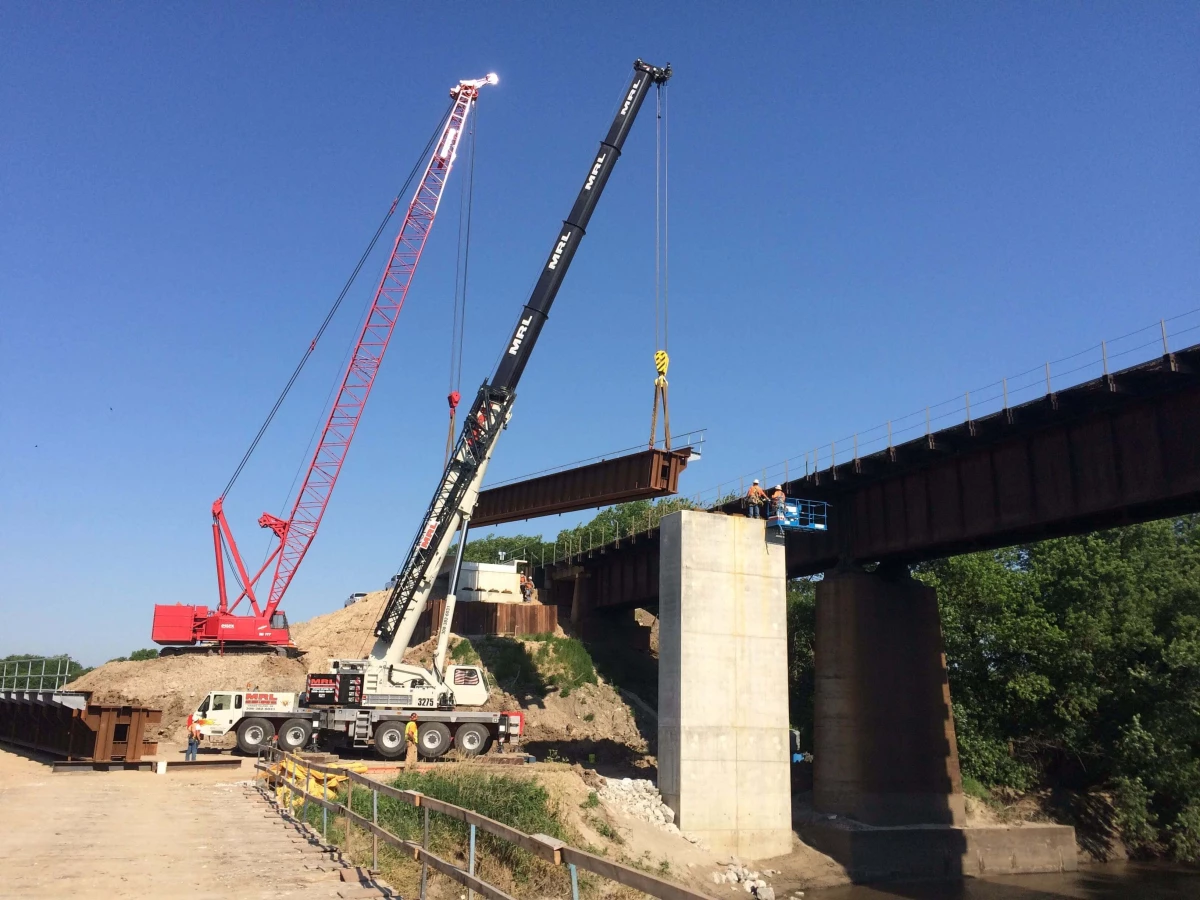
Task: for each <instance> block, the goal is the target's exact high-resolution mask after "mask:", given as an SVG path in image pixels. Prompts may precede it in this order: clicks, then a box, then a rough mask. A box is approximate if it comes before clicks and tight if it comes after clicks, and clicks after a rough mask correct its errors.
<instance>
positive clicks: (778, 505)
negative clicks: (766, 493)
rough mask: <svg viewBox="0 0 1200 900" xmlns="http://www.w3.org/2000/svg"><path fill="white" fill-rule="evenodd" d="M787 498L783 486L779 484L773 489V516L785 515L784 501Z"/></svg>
mask: <svg viewBox="0 0 1200 900" xmlns="http://www.w3.org/2000/svg"><path fill="white" fill-rule="evenodd" d="M786 499H787V496H786V495H785V494H784V493H783V485H782V484H777V485H775V487H774V488H772V489H771V515H773V516H781V515H783V501H784V500H786Z"/></svg>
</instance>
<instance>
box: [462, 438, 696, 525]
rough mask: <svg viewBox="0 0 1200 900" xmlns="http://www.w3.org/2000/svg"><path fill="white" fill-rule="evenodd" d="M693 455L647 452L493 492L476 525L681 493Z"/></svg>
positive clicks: (482, 501)
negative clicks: (681, 476) (684, 473)
mask: <svg viewBox="0 0 1200 900" xmlns="http://www.w3.org/2000/svg"><path fill="white" fill-rule="evenodd" d="M691 454H692V451H691V448H690V447H685V448H684V449H682V450H643V451H642V452H640V453H633V454H630V455H629V456H619V457H617V458H616V459H606V460H602V461H601V462H598V463H590V464H589V465H586V466H579V467H578V468H575V469H566V470H564V471H562V472H553V473H551V474H549V475H541V476H539V477H537V478H527V479H525V480H523V481H515V482H512V483H511V484H502V485H499V486H497V487H494V488H488V489H487V490H486V491H481V492H480V494H479V502H478V503H477V504H476V505H475V513H474V515H472V516H471V525H472V527H478V526H480V525H499V524H500V523H502V522H516V521H518V520H520V519H532V518H535V517H537V516H549V515H554V514H555V513H565V512H575V511H576V510H580V509H594V508H596V507H600V506H609V505H611V504H613V503H627V502H629V501H630V500H648V499H651V498H653V497H667V496H670V495H671V494H674V493H677V491H678V488H679V473H680V472H682V471H683V470H684V469H685V468H686V467H687V464H688V459H689V457H690V456H691Z"/></svg>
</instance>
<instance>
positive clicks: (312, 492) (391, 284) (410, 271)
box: [151, 75, 498, 648]
mask: <svg viewBox="0 0 1200 900" xmlns="http://www.w3.org/2000/svg"><path fill="white" fill-rule="evenodd" d="M497 80H498V79H497V78H496V76H495V75H487V76H486V77H484V78H476V79H470V80H464V81H460V82H459V83H458V84H457V85H456V86H455V87H453V88H452V89H451V90H450V98H451V101H452V102H451V106H450V110H449V113H448V114H447V117H446V120H445V125H444V126H443V128H442V129H441V133H440V134H439V135H438V138H437V141H436V143H433V144H432V146H433V152H432V155H431V156H430V157H429V161H428V163H427V164H426V166H425V170H424V174H423V175H422V176H421V180H420V182H419V183H418V185H417V189H416V192H415V193H414V194H413V198H412V201H411V202H410V203H409V205H408V210H407V212H406V213H405V216H404V222H403V224H402V225H401V227H400V231H399V233H398V234H397V235H396V241H395V243H394V244H393V245H392V253H391V256H390V258H389V260H388V264H387V266H386V268H385V269H384V272H383V276H382V278H381V279H380V282H379V286H378V288H376V291H375V297H374V300H373V302H372V304H371V309H370V312H369V313H368V314H367V317H366V320H365V321H364V323H363V326H362V331H361V332H360V333H359V336H358V342H357V344H356V345H355V348H354V354H353V356H352V357H351V359H350V364H349V366H347V368H346V372H345V374H344V376H343V377H342V384H341V388H340V390H339V391H338V394H337V398H336V399H335V401H334V403H333V406H332V408H331V409H330V412H329V418H328V419H327V420H326V422H325V428H324V430H323V431H322V433H321V440H320V442H319V443H318V444H317V449H316V452H315V453H314V454H313V457H312V461H311V462H310V463H309V466H308V471H307V473H306V474H305V476H304V481H303V483H302V485H301V487H300V491H299V493H298V494H297V496H296V502H295V505H294V506H293V507H292V512H291V515H290V516H288V518H287V519H281V518H279V517H278V516H273V515H271V514H270V513H263V514H262V516H260V517H259V520H258V524H259V525H260V526H261V527H263V528H268V529H270V530H271V531H272V532H274V533H275V536H276V537H278V538H279V544H278V546H276V547H275V549H274V551H273V552H272V553H271V554H270V556H269V557H268V558H267V560H266V561H265V562H264V563H263V565H262V567H261V568H260V569H259V570H258V571H257V572H256V573H255V574H254V575H253V576H251V575H250V574H249V572H248V570H247V569H246V566H245V563H244V562H243V560H242V555H241V552H240V551H239V550H238V546H237V542H236V541H235V540H234V537H233V532H232V530H231V529H230V527H229V522H228V521H227V520H226V518H225V509H224V501H225V494H224V493H222V495H221V496H220V497H218V498H217V499H216V500H215V501H214V502H213V505H212V519H213V521H212V533H213V548H214V552H215V555H216V562H217V593H218V606H217V609H216V610H214V611H212V612H210V611H209V609H208V607H206V606H181V605H158V606H155V608H154V626H153V629H152V632H151V635H152V637H153V639H154V640H155V641H157V642H158V643H160V644H174V645H195V644H213V643H215V644H218V645H221V646H224V645H225V644H227V643H230V644H234V645H242V646H254V645H260V646H279V647H281V648H282V647H286V646H290V645H291V638H290V635H289V633H288V627H287V618H286V617H285V616H284V615H283V613H282V611H280V610H279V604H280V602H281V601H282V600H283V596H284V593H285V592H286V591H287V589H288V586H289V585H290V584H291V583H292V578H293V577H294V576H295V574H296V570H297V568H299V566H300V563H301V562H302V561H303V559H304V556H305V554H306V553H308V548H309V547H310V546H312V542H313V539H314V538H315V537H316V535H317V528H318V527H319V526H320V524H321V518H322V517H323V516H324V515H325V509H326V507H327V506H328V505H329V498H330V497H331V496H332V494H333V488H334V485H335V484H336V483H337V479H338V475H339V474H340V473H341V469H342V463H343V462H344V461H345V459H346V453H347V452H348V451H349V449H350V441H351V440H352V439H353V437H354V432H355V430H356V429H357V428H358V423H359V420H360V419H361V418H362V413H363V409H364V408H365V406H366V403H367V397H368V396H369V395H370V393H371V387H372V386H373V385H374V383H375V376H376V374H377V373H378V372H379V366H380V363H382V362H383V355H384V352H385V351H386V350H387V346H388V342H389V341H390V340H391V337H392V332H393V331H394V330H395V327H396V321H397V319H398V318H399V316H400V310H401V308H402V307H403V306H404V300H405V297H406V296H407V295H408V289H409V286H410V285H411V284H412V279H413V275H414V273H415V272H416V269H417V263H418V262H419V261H420V259H421V253H422V251H423V250H424V249H425V241H426V239H427V238H428V237H429V232H430V230H431V229H432V227H433V222H434V219H435V217H436V216H437V211H438V206H439V204H440V203H441V199H442V192H443V190H444V189H445V186H446V181H447V179H448V178H449V176H450V170H451V169H452V168H453V166H454V161H455V158H456V156H457V154H458V145H459V142H460V141H461V139H462V136H463V134H464V132H465V131H466V126H467V120H468V117H469V116H470V114H471V110H472V108H473V106H474V103H475V100H476V99H477V98H478V96H479V89H480V88H481V87H483V86H484V85H487V84H495V83H496V82H497ZM394 209H395V206H394V205H393V210H394ZM313 343H314V344H315V343H316V341H315V340H314V341H313ZM311 349H312V348H311V347H310V348H309V350H310V352H311ZM264 427H265V426H264ZM247 455H248V454H247ZM243 462H244V461H243ZM239 471H240V469H239ZM235 478H236V474H235ZM232 484H233V481H232V480H231V481H230V485H232ZM228 489H229V488H228V487H227V488H226V491H228ZM227 558H228V560H229V569H230V573H229V574H232V575H233V577H234V579H235V580H236V581H237V583H238V584H239V585H240V586H241V589H242V590H241V593H240V594H238V595H237V596H236V597H235V599H234V600H233V602H232V603H230V602H229V597H228V593H229V592H228V591H227V589H226V574H227V572H226V559H227ZM272 563H274V566H275V571H274V576H273V577H272V579H271V582H270V586H269V588H268V589H267V590H266V591H265V597H260V595H259V594H257V593H256V591H255V588H256V586H257V585H258V582H259V579H260V578H261V577H262V575H263V573H264V572H266V571H267V569H268V568H269V567H270V566H271V565H272ZM243 599H246V600H249V602H250V607H251V610H252V612H251V613H250V614H243V615H238V614H237V613H236V610H237V607H238V606H239V604H240V603H241V602H242V600H243ZM260 599H261V601H262V602H261V604H260Z"/></svg>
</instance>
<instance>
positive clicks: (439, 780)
mask: <svg viewBox="0 0 1200 900" xmlns="http://www.w3.org/2000/svg"><path fill="white" fill-rule="evenodd" d="M392 785H393V786H394V787H397V788H400V789H401V790H408V791H420V792H421V793H423V794H428V795H429V796H430V797H435V798H437V799H438V800H444V801H445V802H447V803H453V804H454V805H456V806H462V807H465V808H467V809H471V810H474V811H476V812H478V813H479V814H480V815H484V816H487V817H488V818H491V819H495V820H496V821H498V822H503V823H504V824H505V825H509V826H511V827H513V828H516V829H518V830H519V831H523V832H525V833H526V834H538V833H541V834H548V835H551V836H552V837H557V838H559V839H561V840H566V839H567V838H568V835H567V833H566V829H565V828H564V827H563V824H562V821H561V818H560V816H559V811H558V808H557V806H556V805H555V804H554V803H552V802H551V800H550V796H549V794H547V793H546V790H545V788H543V787H542V786H541V785H540V784H538V783H537V782H536V781H533V780H528V779H519V778H513V777H511V776H508V775H491V774H487V773H483V772H453V773H446V774H442V773H438V772H413V773H405V774H403V775H401V776H400V777H399V778H397V779H396V780H395V781H393V782H392ZM343 800H344V798H343ZM354 810H355V812H357V813H359V814H360V815H363V816H366V817H367V818H370V816H371V795H370V792H369V791H365V790H356V791H354ZM310 817H311V813H310ZM318 817H319V812H318ZM318 821H319V818H318ZM422 822H423V820H422V811H421V810H419V809H417V808H416V807H413V806H409V805H408V804H406V803H401V802H399V801H397V800H392V799H391V798H388V797H383V796H381V797H380V798H379V824H380V825H382V826H383V827H384V828H386V829H387V830H388V831H390V832H391V833H392V834H394V835H396V836H397V837H400V838H403V839H405V840H412V841H419V840H421V836H422V828H423V825H422ZM429 839H430V844H431V846H432V848H433V849H434V851H435V852H437V851H439V850H440V851H450V850H452V849H461V848H462V847H463V846H465V842H466V840H467V825H466V823H464V822H460V821H458V820H456V819H450V818H448V817H446V816H442V815H437V814H432V815H431V816H430V835H429ZM477 840H478V843H479V848H480V852H481V854H482V853H486V854H487V855H489V856H490V857H491V858H492V859H494V860H496V861H497V862H499V863H500V864H501V865H502V866H503V867H504V868H505V869H507V870H508V871H509V872H511V873H512V877H513V878H514V880H516V881H518V882H524V881H527V880H529V879H531V878H533V877H535V876H536V877H538V878H541V879H544V878H545V877H547V872H546V871H545V864H544V863H542V861H540V860H538V859H537V858H535V857H533V856H531V855H530V854H528V853H527V852H526V851H524V850H521V849H520V848H519V847H517V846H515V845H514V844H510V843H509V842H508V841H505V840H502V839H500V838H497V837H494V836H492V835H490V834H487V833H486V832H480V833H479V835H478V838H477Z"/></svg>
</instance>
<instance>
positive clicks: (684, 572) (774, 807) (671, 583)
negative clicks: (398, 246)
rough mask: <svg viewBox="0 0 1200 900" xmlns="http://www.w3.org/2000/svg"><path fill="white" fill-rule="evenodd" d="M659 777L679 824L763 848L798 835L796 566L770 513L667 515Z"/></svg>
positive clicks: (755, 850) (761, 853)
mask: <svg viewBox="0 0 1200 900" xmlns="http://www.w3.org/2000/svg"><path fill="white" fill-rule="evenodd" d="M660 535H661V537H660V548H661V549H660V553H661V555H660V560H659V688H658V714H659V727H658V786H659V790H660V791H661V793H662V795H663V799H664V801H665V802H666V803H667V805H668V806H670V807H671V808H672V809H673V810H675V813H676V824H677V825H678V826H679V827H680V828H681V829H682V830H684V831H686V832H689V833H691V834H695V835H697V836H698V837H700V838H701V839H702V840H704V842H705V843H707V844H708V845H709V846H710V847H712V848H713V849H715V850H720V851H724V852H729V853H734V854H737V855H739V856H744V857H747V858H751V859H759V858H766V857H771V856H777V855H780V854H784V853H788V852H790V850H791V845H792V827H791V791H790V781H789V779H790V771H789V765H790V757H789V747H788V695H787V615H786V583H787V582H786V572H785V568H784V547H783V544H782V543H775V542H772V541H768V540H767V538H766V535H765V532H764V526H763V522H762V521H761V520H758V519H745V518H741V517H736V516H723V515H714V514H711V513H704V512H679V513H674V514H672V515H670V516H667V517H666V518H664V519H663V521H662V524H661V525H660Z"/></svg>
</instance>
